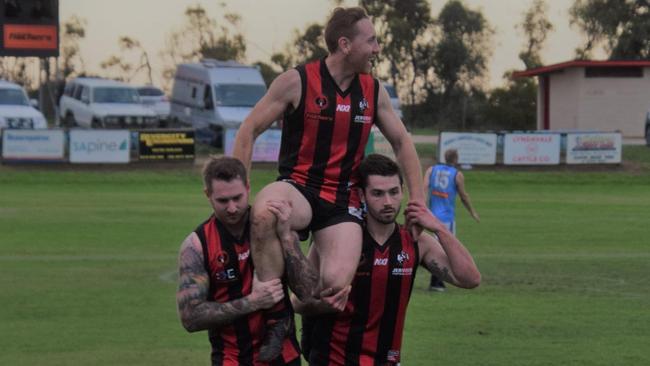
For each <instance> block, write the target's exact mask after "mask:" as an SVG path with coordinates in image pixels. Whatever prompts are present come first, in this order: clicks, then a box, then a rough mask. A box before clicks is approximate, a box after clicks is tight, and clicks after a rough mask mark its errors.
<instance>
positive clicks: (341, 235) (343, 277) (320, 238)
mask: <svg viewBox="0 0 650 366" xmlns="http://www.w3.org/2000/svg"><path fill="white" fill-rule="evenodd" d="M362 241H363V233H362V230H361V226H360V225H359V224H356V223H353V222H343V223H340V224H336V225H332V226H328V227H326V228H324V229H322V230H319V231H317V232H315V233H314V249H315V250H316V251H317V254H318V259H319V268H320V270H319V273H320V288H321V289H326V288H332V289H333V290H334V292H338V291H340V290H341V289H343V288H344V287H346V286H347V285H349V284H350V283H352V280H353V279H354V274H355V273H356V270H357V267H358V266H359V259H360V258H361V246H362Z"/></svg>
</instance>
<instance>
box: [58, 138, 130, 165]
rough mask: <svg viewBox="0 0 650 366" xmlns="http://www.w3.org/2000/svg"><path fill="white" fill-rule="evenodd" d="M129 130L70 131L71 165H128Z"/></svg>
mask: <svg viewBox="0 0 650 366" xmlns="http://www.w3.org/2000/svg"><path fill="white" fill-rule="evenodd" d="M130 137H131V133H130V132H129V131H128V130H70V162H71V163H128V162H129V152H130V146H131V145H130Z"/></svg>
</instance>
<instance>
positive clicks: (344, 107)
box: [336, 104, 350, 113]
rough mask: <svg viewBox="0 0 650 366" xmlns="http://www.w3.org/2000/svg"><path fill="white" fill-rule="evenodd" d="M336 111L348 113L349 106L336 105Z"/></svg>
mask: <svg viewBox="0 0 650 366" xmlns="http://www.w3.org/2000/svg"><path fill="white" fill-rule="evenodd" d="M336 111H337V112H346V113H347V112H350V105H349V104H337V105H336Z"/></svg>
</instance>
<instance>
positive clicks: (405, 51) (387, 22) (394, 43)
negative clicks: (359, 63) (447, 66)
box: [359, 0, 434, 104]
mask: <svg viewBox="0 0 650 366" xmlns="http://www.w3.org/2000/svg"><path fill="white" fill-rule="evenodd" d="M359 5H360V6H362V7H363V8H365V9H366V11H367V12H368V14H369V15H370V16H372V17H373V19H374V21H375V26H376V27H377V28H378V32H377V33H378V34H377V37H378V38H379V40H380V42H381V43H380V44H381V47H382V57H381V59H382V60H385V61H382V63H381V65H379V66H380V67H377V68H376V69H377V70H378V71H379V74H380V75H379V76H381V74H382V69H383V70H384V71H383V74H384V75H385V76H387V77H385V78H386V79H389V80H390V81H391V82H392V84H393V85H395V86H396V87H398V85H404V86H407V85H408V91H409V93H408V95H409V101H410V103H411V104H412V103H414V102H415V101H416V99H417V95H416V94H417V91H418V90H419V89H420V88H417V87H416V85H417V84H418V83H419V84H420V85H421V86H424V85H425V84H426V83H427V78H426V75H427V69H429V68H430V64H429V63H427V62H421V60H423V58H422V56H423V54H425V53H426V50H427V47H428V45H429V44H430V42H431V39H432V36H433V35H432V30H433V25H434V22H433V19H432V18H431V8H430V6H429V2H428V1H425V0H401V1H400V0H388V1H386V0H360V1H359Z"/></svg>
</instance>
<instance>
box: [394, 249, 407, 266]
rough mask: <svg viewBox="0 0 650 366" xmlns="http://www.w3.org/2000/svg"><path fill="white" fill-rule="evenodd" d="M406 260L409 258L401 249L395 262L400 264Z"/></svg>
mask: <svg viewBox="0 0 650 366" xmlns="http://www.w3.org/2000/svg"><path fill="white" fill-rule="evenodd" d="M408 260H409V254H408V253H407V252H405V251H403V250H402V251H401V252H400V253H399V254H398V255H397V263H398V264H399V265H400V266H401V265H403V264H404V262H408Z"/></svg>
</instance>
